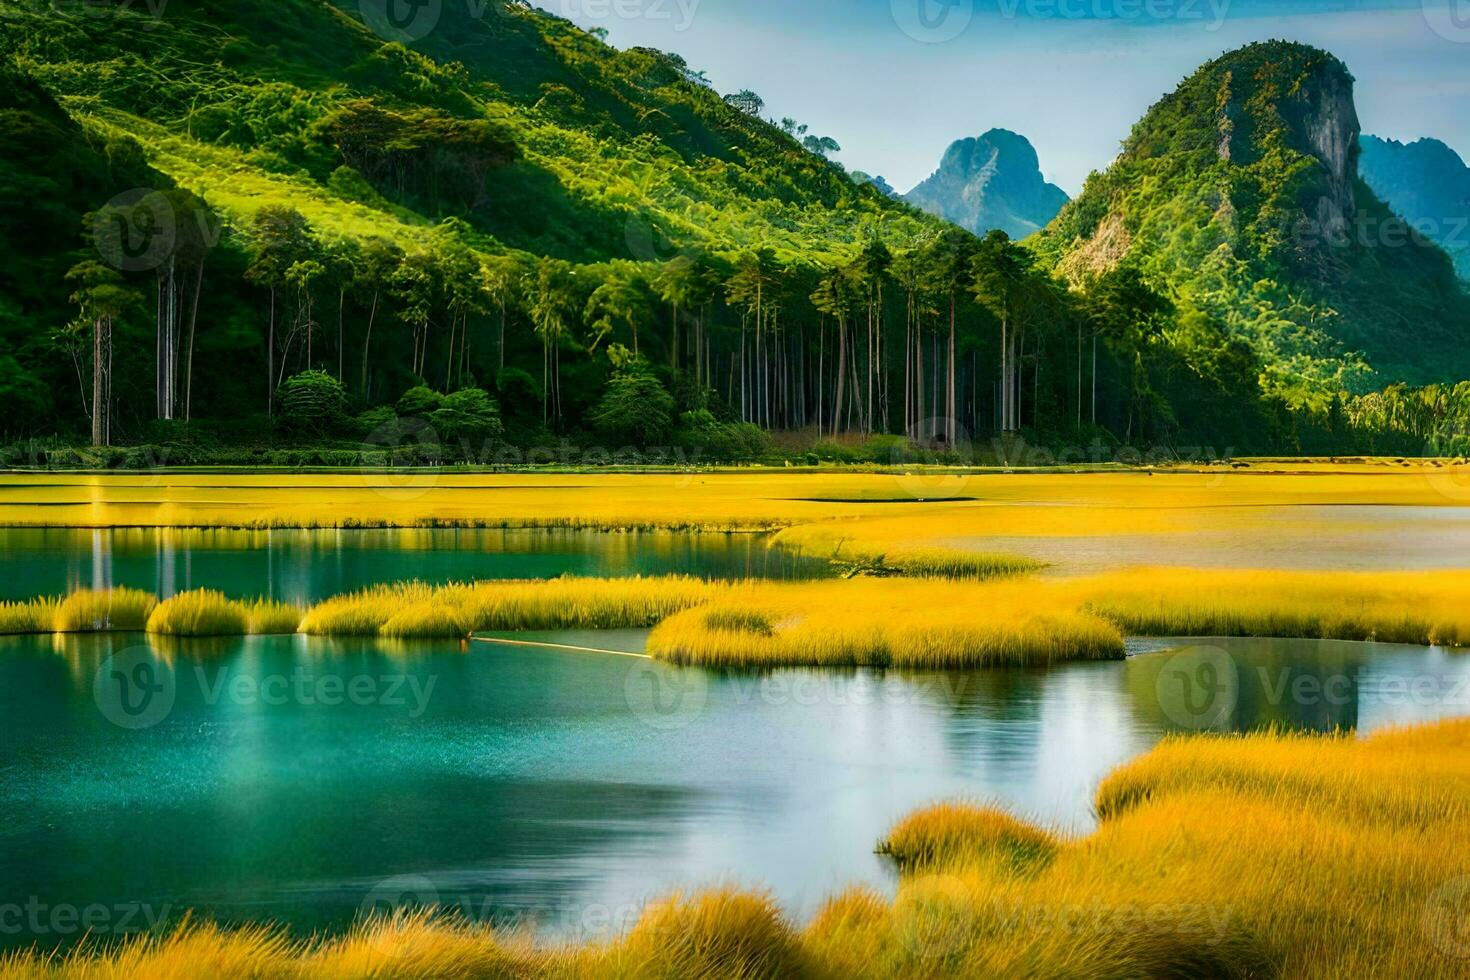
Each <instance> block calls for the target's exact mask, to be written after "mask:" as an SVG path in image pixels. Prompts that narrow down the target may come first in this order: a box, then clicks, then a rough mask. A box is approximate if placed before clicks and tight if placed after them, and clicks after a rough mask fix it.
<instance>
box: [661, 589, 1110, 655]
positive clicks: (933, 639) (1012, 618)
mask: <svg viewBox="0 0 1470 980" xmlns="http://www.w3.org/2000/svg"><path fill="white" fill-rule="evenodd" d="M1033 591H1034V589H1033V588H1032V587H1030V586H1028V585H1027V584H1024V583H1018V582H1004V581H1002V582H995V583H974V582H957V581H950V580H944V579H870V578H864V579H853V580H850V581H840V582H803V583H795V584H759V585H745V586H741V587H738V588H736V589H734V590H733V591H732V592H731V593H730V594H729V595H727V596H725V597H723V598H719V599H715V600H712V601H711V602H710V604H709V605H708V606H706V607H704V608H702V609H696V610H692V611H688V612H683V613H679V614H676V615H673V616H670V617H669V618H668V619H666V620H664V621H663V622H662V623H660V624H659V625H658V626H657V627H655V629H654V630H653V632H652V634H650V636H649V640H648V652H649V653H651V654H652V655H654V656H655V657H659V658H661V659H664V660H668V661H670V662H673V663H680V664H703V665H708V666H717V667H735V668H751V667H756V668H759V667H781V666H801V665H817V666H834V667H852V666H872V667H909V668H917V669H930V668H932V669H938V668H969V667H986V666H994V665H1034V664H1048V663H1056V662H1060V661H1066V660H1101V659H1121V658H1122V657H1123V638H1122V636H1121V634H1119V633H1118V631H1117V629H1116V628H1115V627H1114V626H1112V625H1111V624H1110V623H1108V622H1106V621H1104V620H1103V619H1101V618H1099V617H1097V616H1095V615H1093V614H1091V613H1088V612H1085V611H1082V610H1080V609H1078V608H1076V607H1075V605H1074V606H1073V607H1071V608H1058V609H1051V608H1048V607H1047V606H1046V605H1045V604H1039V608H1038V604H1034V603H1033V602H1032V598H1031V597H1032V593H1033ZM752 626H755V627H757V628H751V627H752Z"/></svg>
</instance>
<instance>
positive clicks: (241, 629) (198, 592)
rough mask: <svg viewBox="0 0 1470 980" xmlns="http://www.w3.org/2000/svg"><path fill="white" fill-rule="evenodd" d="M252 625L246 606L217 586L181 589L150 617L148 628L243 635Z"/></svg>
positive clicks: (168, 632) (168, 633)
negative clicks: (216, 588)
mask: <svg viewBox="0 0 1470 980" xmlns="http://www.w3.org/2000/svg"><path fill="white" fill-rule="evenodd" d="M249 626H250V616H249V613H248V612H247V611H246V609H245V607H244V606H243V605H241V604H240V603H238V602H236V601H234V600H233V599H230V598H228V597H226V596H225V594H224V593H223V592H216V591H214V590H213V589H195V590H194V591H192V592H180V593H179V594H178V595H176V596H173V597H172V598H169V599H165V600H164V601H163V602H160V603H159V604H158V605H157V607H155V608H154V610H153V614H152V615H151V616H149V617H148V632H150V633H161V634H164V635H166V636H243V635H244V634H245V633H246V632H248V631H249Z"/></svg>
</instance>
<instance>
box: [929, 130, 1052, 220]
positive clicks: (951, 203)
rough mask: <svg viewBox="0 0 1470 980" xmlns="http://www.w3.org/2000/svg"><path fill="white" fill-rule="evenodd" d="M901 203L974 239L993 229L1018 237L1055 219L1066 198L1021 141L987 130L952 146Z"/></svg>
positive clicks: (1026, 142) (1028, 145)
mask: <svg viewBox="0 0 1470 980" xmlns="http://www.w3.org/2000/svg"><path fill="white" fill-rule="evenodd" d="M903 199H904V200H906V201H907V202H908V203H910V204H912V205H914V206H915V207H917V208H920V209H922V210H924V211H927V212H929V213H930V214H933V215H936V216H938V217H941V218H944V219H946V220H948V221H951V222H953V223H954V224H957V225H959V226H960V227H961V228H964V229H966V230H967V231H972V232H974V233H975V234H977V235H982V236H983V235H984V234H985V233H986V232H988V231H990V230H991V229H995V228H999V229H1000V230H1001V231H1004V232H1005V233H1006V234H1008V235H1010V236H1011V237H1012V238H1016V239H1020V238H1025V237H1027V236H1028V235H1032V234H1035V233H1036V232H1038V231H1040V230H1041V229H1042V228H1044V227H1045V226H1046V225H1047V224H1048V223H1049V222H1050V221H1051V220H1052V219H1053V218H1055V217H1056V216H1057V212H1058V211H1060V210H1061V209H1062V206H1063V205H1065V204H1066V203H1067V194H1066V192H1065V191H1063V190H1062V189H1061V188H1060V187H1057V186H1056V185H1055V184H1049V183H1047V181H1046V178H1045V177H1043V176H1042V174H1041V166H1040V163H1039V161H1038V160H1037V157H1036V150H1035V148H1033V147H1032V146H1031V143H1030V141H1029V140H1027V139H1026V137H1024V136H1022V135H1020V134H1019V133H1013V132H1011V131H1010V130H1006V129H992V130H990V131H989V132H987V133H985V134H984V135H982V136H980V137H978V138H972V139H962V140H958V141H956V142H955V143H954V144H952V145H951V146H950V148H949V150H948V151H946V152H945V154H944V159H943V160H941V161H940V163H939V169H938V170H936V171H935V172H934V173H933V174H932V175H931V176H930V177H929V178H928V179H927V180H925V181H924V182H923V183H921V184H919V186H917V187H915V188H914V189H913V190H911V191H909V192H908V193H907V194H905V195H903Z"/></svg>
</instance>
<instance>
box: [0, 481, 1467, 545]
mask: <svg viewBox="0 0 1470 980" xmlns="http://www.w3.org/2000/svg"><path fill="white" fill-rule="evenodd" d="M955 497H966V498H973V499H967V500H962V501H954V500H953V499H949V500H946V499H945V498H955ZM1467 501H1470V468H1467V467H1464V466H1459V467H1449V466H1444V465H1433V464H1426V465H1410V466H1400V465H1385V464H1366V465H1359V464H1339V465H1336V466H1329V465H1326V464H1282V465H1277V466H1273V467H1255V468H1252V469H1249V470H1244V471H1236V470H1231V469H1229V468H1224V467H1218V466H1216V467H1195V468H1177V469H1174V470H1170V471H1153V472H1147V471H1129V470H1121V469H1116V468H1115V469H1111V470H1108V471H1105V472H1096V473H1069V472H1064V471H1046V472H1021V473H999V472H976V471H951V470H927V469H923V468H913V469H905V470H903V471H896V472H886V473H868V472H855V471H850V470H841V471H839V470H822V471H818V472H801V471H788V470H762V469H752V470H744V471H738V472H730V471H723V472H670V473H644V474H618V473H545V474H541V473H523V474H455V473H444V472H438V471H403V472H398V473H371V472H365V473H340V472H339V473H321V474H302V473H289V474H282V473H170V474H168V475H167V476H166V477H162V478H161V477H159V476H157V475H139V476H129V475H116V474H106V475H102V474H97V475H89V474H57V473H48V474H47V476H46V479H45V481H44V486H42V485H39V484H38V482H37V481H36V479H35V478H34V477H33V476H29V475H26V474H17V473H5V474H0V525H51V526H61V527H114V526H137V525H140V524H145V525H154V526H168V527H206V528H209V527H359V526H382V527H428V526H466V527H588V528H674V529H690V530H724V529H752V528H787V527H793V526H795V525H809V524H814V523H816V522H824V521H830V520H833V519H849V518H861V519H863V520H872V521H874V525H873V527H872V528H871V530H870V531H864V532H862V534H861V536H863V537H865V538H868V537H870V538H875V539H876V538H881V539H883V540H886V541H887V542H888V543H890V544H891V543H897V544H902V545H920V544H921V543H922V544H924V545H928V544H942V543H943V542H944V541H945V540H947V539H954V538H962V537H975V536H984V535H992V536H993V535H1011V534H1014V535H1019V536H1023V537H1025V536H1041V537H1045V536H1055V535H1058V534H1063V535H1070V534H1132V533H1140V532H1145V533H1154V532H1170V531H1188V530H1192V529H1195V528H1197V527H1198V526H1199V524H1200V521H1201V520H1203V519H1207V518H1209V514H1210V513H1211V512H1213V513H1214V514H1215V515H1216V516H1217V517H1220V518H1221V519H1223V520H1226V521H1227V522H1228V526H1232V527H1234V526H1238V525H1239V523H1240V522H1241V521H1247V522H1248V521H1249V520H1250V515H1251V513H1252V510H1253V509H1257V508H1263V507H1269V506H1276V505H1294V504H1302V505H1324V506H1325V505H1333V504H1392V505H1402V506H1423V507H1439V506H1461V505H1464V504H1465V503H1466V502H1467ZM1318 519H1323V518H1321V517H1320V516H1319V518H1318ZM813 533H817V534H818V536H822V535H826V534H827V533H828V532H826V531H823V532H813ZM841 534H842V535H845V536H848V537H855V536H856V535H854V534H848V533H847V532H846V531H845V530H843V531H842V532H841ZM793 543H795V542H793Z"/></svg>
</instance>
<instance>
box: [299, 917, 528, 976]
mask: <svg viewBox="0 0 1470 980" xmlns="http://www.w3.org/2000/svg"><path fill="white" fill-rule="evenodd" d="M539 959H541V957H539V956H538V955H536V954H534V953H533V952H531V951H530V950H527V949H521V948H512V945H511V944H509V943H507V942H505V941H504V940H502V939H501V938H499V937H497V936H496V935H495V934H494V932H493V931H492V930H490V929H489V928H485V927H477V926H474V925H471V924H469V923H466V922H464V921H463V920H462V919H460V918H457V917H453V916H444V915H438V914H435V913H434V912H432V911H414V912H399V913H397V914H395V915H392V916H387V917H377V918H373V919H369V920H367V921H366V922H364V923H362V924H361V925H360V926H359V927H358V928H357V929H355V930H353V931H352V932H351V933H349V934H348V935H347V936H344V937H342V938H341V939H338V940H335V941H332V942H329V943H326V944H323V945H321V946H319V947H318V948H316V949H312V950H309V951H308V952H306V953H305V955H304V956H302V957H301V959H300V961H299V964H300V970H299V975H300V976H303V977H309V978H312V980H328V978H330V980H349V978H357V977H392V978H394V980H440V978H444V977H451V978H452V977H466V978H469V977H475V978H480V977H485V978H499V977H505V978H512V977H524V976H527V975H529V969H528V968H529V967H531V966H533V965H535V964H536V963H537V962H538V960H539Z"/></svg>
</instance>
